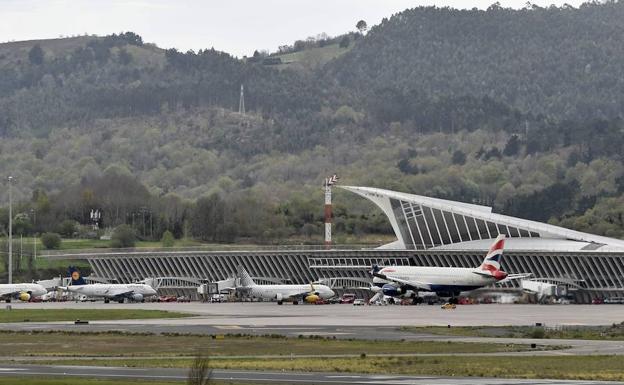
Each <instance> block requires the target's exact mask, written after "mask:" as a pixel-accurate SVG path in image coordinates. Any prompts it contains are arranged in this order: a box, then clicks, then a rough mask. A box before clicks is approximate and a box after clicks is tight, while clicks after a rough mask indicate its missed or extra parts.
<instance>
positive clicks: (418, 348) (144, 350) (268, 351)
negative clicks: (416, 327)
mask: <svg viewBox="0 0 624 385" xmlns="http://www.w3.org/2000/svg"><path fill="white" fill-rule="evenodd" d="M81 319H82V318H81ZM146 331H149V329H147V328H146ZM215 337H216V336H215ZM0 346H5V347H10V350H11V354H12V355H13V356H31V355H32V356H58V357H75V356H79V357H82V356H94V357H96V356H100V357H120V356H126V357H163V356H166V357H178V356H180V357H189V356H194V355H195V354H196V353H197V351H198V350H203V351H206V352H208V353H209V354H210V355H211V356H215V357H216V356H221V357H227V356H263V355H284V356H290V355H291V354H292V355H307V354H310V355H342V354H351V355H358V356H359V355H360V354H362V353H364V354H384V353H386V354H400V353H417V354H450V353H476V352H483V353H496V352H512V351H522V350H529V349H531V348H530V347H529V346H527V345H505V344H485V343H463V342H437V341H423V342H413V341H403V342H401V341H374V342H372V341H366V340H340V339H319V338H286V337H282V336H266V337H258V336H235V335H223V336H219V338H213V336H210V335H156V334H130V333H114V332H109V333H65V332H35V333H29V332H2V333H0Z"/></svg>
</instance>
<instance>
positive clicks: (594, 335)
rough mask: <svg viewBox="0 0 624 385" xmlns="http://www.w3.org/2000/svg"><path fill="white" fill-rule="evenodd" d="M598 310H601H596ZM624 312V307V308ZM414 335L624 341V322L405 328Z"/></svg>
mask: <svg viewBox="0 0 624 385" xmlns="http://www.w3.org/2000/svg"><path fill="white" fill-rule="evenodd" d="M596 309H597V310H598V309H599V308H596ZM622 311H623V312H624V306H623V307H622ZM401 330H405V331H410V332H414V333H426V334H439V335H445V336H466V337H505V338H540V339H541V338H547V339H548V338H553V339H575V340H616V341H623V340H624V322H622V323H619V324H613V325H610V326H566V327H557V328H547V327H546V328H545V327H531V326H466V327H453V328H446V327H440V326H429V327H403V328H401Z"/></svg>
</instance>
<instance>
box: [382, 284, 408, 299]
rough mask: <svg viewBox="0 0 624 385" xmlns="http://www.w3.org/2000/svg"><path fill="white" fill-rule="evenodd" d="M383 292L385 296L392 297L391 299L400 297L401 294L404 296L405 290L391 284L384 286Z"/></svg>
mask: <svg viewBox="0 0 624 385" xmlns="http://www.w3.org/2000/svg"><path fill="white" fill-rule="evenodd" d="M381 291H382V292H383V293H384V295H387V296H390V297H398V296H400V295H401V294H403V290H401V288H400V287H396V286H394V285H391V284H389V283H387V284H385V285H383V286H382V287H381Z"/></svg>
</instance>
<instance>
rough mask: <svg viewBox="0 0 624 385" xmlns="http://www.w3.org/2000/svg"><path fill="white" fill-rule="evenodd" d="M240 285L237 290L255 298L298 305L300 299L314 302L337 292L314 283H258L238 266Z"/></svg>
mask: <svg viewBox="0 0 624 385" xmlns="http://www.w3.org/2000/svg"><path fill="white" fill-rule="evenodd" d="M238 275H239V277H240V286H237V287H236V290H238V291H241V292H243V293H246V294H248V295H250V296H251V297H253V298H261V299H274V300H276V301H277V304H278V305H281V304H283V303H284V301H287V302H292V303H293V305H297V304H298V303H299V302H300V301H305V302H308V303H314V302H316V301H318V300H319V299H320V298H322V299H328V298H331V297H334V296H335V295H336V293H334V291H333V290H332V289H330V288H329V287H328V286H325V285H319V284H312V283H310V284H309V285H258V284H256V283H255V282H254V281H253V279H251V276H250V275H249V273H247V271H246V270H245V269H244V268H243V267H242V266H238Z"/></svg>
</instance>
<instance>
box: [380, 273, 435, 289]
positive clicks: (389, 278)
mask: <svg viewBox="0 0 624 385" xmlns="http://www.w3.org/2000/svg"><path fill="white" fill-rule="evenodd" d="M382 275H383V274H382ZM381 278H382V279H385V280H387V281H392V282H396V283H399V284H401V285H404V286H409V287H411V288H413V289H415V290H431V285H430V284H428V283H426V282H420V281H412V280H409V281H408V280H405V279H400V278H397V277H393V276H391V275H383V277H381Z"/></svg>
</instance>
